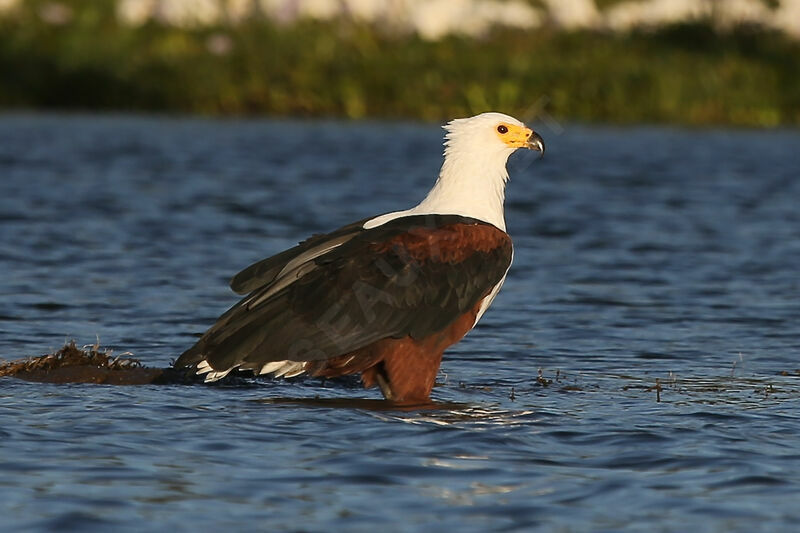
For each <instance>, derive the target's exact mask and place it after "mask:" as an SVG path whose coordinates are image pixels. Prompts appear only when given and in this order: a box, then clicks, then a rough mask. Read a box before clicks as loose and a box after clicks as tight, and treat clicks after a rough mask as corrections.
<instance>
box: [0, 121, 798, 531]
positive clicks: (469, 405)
mask: <svg viewBox="0 0 800 533" xmlns="http://www.w3.org/2000/svg"><path fill="white" fill-rule="evenodd" d="M542 133H543V135H544V136H545V139H546V141H547V144H548V153H547V157H545V159H543V160H541V161H535V162H534V161H533V159H535V156H533V154H518V155H515V156H514V157H512V160H511V162H510V167H511V168H510V172H511V176H512V181H511V183H510V185H509V189H508V213H507V219H508V220H507V222H508V226H509V230H510V232H511V234H512V236H513V237H514V241H515V246H516V251H515V264H514V266H513V267H512V269H511V272H510V274H509V278H508V280H507V282H506V284H505V287H504V289H503V291H502V292H501V294H500V295H499V296H498V298H497V300H496V301H495V304H494V306H493V308H492V309H491V310H490V312H489V313H487V315H486V317H485V318H484V319H483V320H482V322H481V325H480V327H479V328H478V329H477V330H476V331H474V332H472V333H471V334H470V335H469V336H468V337H467V339H465V341H464V342H462V343H461V344H459V345H457V346H456V347H455V348H454V349H453V350H451V351H450V352H449V353H448V354H447V355H446V357H445V361H444V363H443V366H442V373H441V375H440V377H439V383H438V385H437V387H436V388H435V390H434V393H433V400H434V403H433V404H432V405H429V406H421V407H420V406H416V407H414V408H403V409H398V408H396V406H390V405H387V404H386V403H384V402H382V401H380V400H379V398H380V395H379V393H378V392H376V391H374V390H372V391H364V390H363V389H362V388H361V387H360V385H359V384H358V380H357V379H354V380H343V381H319V380H314V379H295V380H276V381H272V380H251V379H241V380H238V381H235V382H233V383H231V384H229V385H222V386H206V385H196V386H142V387H126V388H121V387H107V386H87V385H67V386H57V385H49V384H38V383H25V382H20V381H16V380H12V379H2V380H0V443H1V444H0V450H1V451H2V453H0V473H2V475H0V502H2V503H0V510H1V511H2V515H3V518H4V522H3V526H4V527H5V528H7V529H9V530H21V529H36V530H39V529H72V530H80V531H91V530H98V531H107V530H109V529H112V528H113V529H115V530H126V529H128V530H136V531H138V530H140V529H141V524H142V523H148V524H158V527H159V528H163V529H167V528H173V529H176V530H197V529H212V528H213V529H218V528H226V527H227V528H231V529H233V530H237V531H238V530H243V529H244V530H249V529H269V530H289V531H298V530H302V531H323V530H324V531H329V530H346V531H361V530H370V531H372V530H374V529H375V527H376V526H377V527H380V528H382V529H386V530H389V531H402V530H407V531H416V530H429V529H434V528H435V529H437V530H438V529H443V528H453V529H458V530H460V531H464V530H466V531H489V530H492V531H494V530H514V531H521V530H529V529H531V528H534V527H537V526H538V527H540V528H541V529H544V530H561V531H588V530H592V531H593V530H609V531H613V530H620V529H624V528H633V529H656V530H666V531H670V530H673V531H689V530H691V531H697V530H702V531H734V530H741V531H752V530H765V529H770V530H776V531H791V530H792V529H793V527H794V526H793V524H795V523H796V522H797V521H798V520H800V511H798V508H797V501H798V498H800V490H799V489H800V447H798V440H797V435H798V434H800V420H798V414H797V413H798V412H800V410H799V409H798V408H800V377H798V374H797V369H798V367H800V364H798V361H800V357H799V356H800V298H798V293H799V292H798V291H800V286H799V285H798V281H797V280H798V278H797V265H798V264H800V210H798V209H797V205H798V202H799V201H800V180H798V179H797V176H800V165H798V163H797V162H796V157H795V156H794V152H795V151H796V146H797V145H798V142H799V141H800V134H798V133H797V132H793V131H771V132H756V131H752V132H751V131H685V130H673V129H668V128H630V129H625V128H602V127H591V128H590V127H578V126H571V127H567V128H566V129H565V131H564V132H563V134H556V133H553V132H550V134H549V135H548V131H547V130H546V129H544V131H543V132H542ZM440 142H441V130H440V129H439V128H438V127H437V126H435V125H416V124H403V123H338V122H302V121H296V122H295V121H213V120H197V119H160V118H147V117H113V116H112V117H81V116H69V117H58V116H25V115H20V116H13V115H12V116H5V117H2V118H0V177H1V179H0V272H2V273H3V276H2V277H1V278H0V293H2V298H0V331H1V332H2V334H1V335H0V354H2V356H4V357H6V358H18V357H22V356H25V355H36V354H40V353H44V352H47V351H52V350H54V349H57V348H58V347H60V346H61V345H62V344H63V342H64V340H65V339H67V338H76V340H77V341H78V344H84V343H93V342H94V341H95V336H96V335H99V336H100V340H101V342H102V343H103V344H104V345H108V346H110V347H111V348H114V349H115V351H116V352H117V353H119V352H124V351H127V350H130V351H131V352H133V353H134V354H135V356H136V357H137V358H139V359H141V360H142V361H143V362H144V363H146V364H148V365H151V366H164V365H167V364H168V363H169V361H170V360H171V359H173V358H174V357H176V355H177V354H178V353H180V352H181V351H182V350H183V349H185V348H186V347H187V346H189V345H190V344H192V343H193V342H194V340H195V339H196V335H197V334H198V333H200V332H202V331H204V330H205V329H206V328H207V327H208V325H209V324H211V323H212V322H213V321H214V319H215V318H216V317H217V316H218V315H219V314H220V313H221V312H222V311H224V310H225V309H226V308H227V307H228V306H229V305H230V304H232V303H233V302H234V301H235V300H236V298H235V296H234V295H232V294H231V293H230V291H229V290H228V289H227V280H228V279H229V277H230V276H231V275H232V274H233V273H235V272H237V271H238V270H239V269H240V268H242V267H243V266H245V265H247V264H250V263H251V262H253V261H255V260H257V259H259V258H261V257H263V256H265V255H267V254H270V253H273V252H276V251H279V250H281V249H283V248H285V247H287V246H290V245H291V244H293V243H295V242H297V241H298V240H301V239H303V238H305V237H306V236H308V235H309V234H311V233H314V232H320V231H325V230H329V229H331V228H334V227H338V226H340V225H342V224H344V223H347V222H350V221H352V220H356V219H360V218H363V217H366V216H369V215H372V214H375V213H377V212H381V211H390V210H393V209H398V208H403V207H407V206H408V205H410V204H412V203H414V202H416V201H418V200H419V198H420V197H421V195H422V194H424V192H425V191H426V190H427V188H428V187H429V186H430V184H431V182H432V180H433V177H434V175H435V172H436V170H437V169H438V165H439V164H440V158H441V145H440ZM528 156H530V157H528ZM0 529H2V528H0Z"/></svg>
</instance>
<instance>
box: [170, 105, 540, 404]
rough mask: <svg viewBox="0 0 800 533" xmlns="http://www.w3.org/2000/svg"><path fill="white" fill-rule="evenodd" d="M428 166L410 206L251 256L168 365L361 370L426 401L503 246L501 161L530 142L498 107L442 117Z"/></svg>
mask: <svg viewBox="0 0 800 533" xmlns="http://www.w3.org/2000/svg"><path fill="white" fill-rule="evenodd" d="M444 129H445V130H446V131H447V133H446V135H445V149H444V163H443V164H442V169H441V171H440V172H439V178H438V180H437V181H436V184H435V185H434V186H433V188H432V189H431V191H430V192H429V193H428V195H427V196H426V197H425V199H424V200H423V201H422V202H421V203H420V204H419V205H417V206H416V207H412V208H411V209H406V210H405V211H395V212H392V213H387V214H384V215H380V216H377V217H373V218H369V219H364V220H361V221H358V222H355V223H353V224H350V225H348V226H345V227H343V228H341V229H338V230H336V231H333V232H331V233H328V234H325V235H315V236H312V237H311V238H309V239H308V240H306V241H303V242H302V243H300V244H298V245H297V246H295V247H294V248H291V249H289V250H286V251H284V252H281V253H279V254H277V255H274V256H272V257H270V258H267V259H264V260H262V261H259V262H257V263H255V264H253V265H251V266H249V267H247V268H246V269H244V270H243V271H241V272H240V273H239V274H237V275H236V276H235V277H234V278H233V280H232V281H231V288H232V289H233V290H234V291H235V292H237V293H239V294H245V295H246V296H245V297H244V298H243V299H242V300H241V301H240V302H239V303H237V304H236V305H234V306H233V307H232V308H231V309H229V310H228V311H227V312H226V313H225V314H223V315H222V316H221V317H220V318H219V319H218V320H217V323H216V324H214V325H213V326H212V327H211V328H210V329H209V330H208V331H207V332H206V333H205V334H204V335H203V336H202V337H201V338H200V340H198V341H197V343H196V344H195V345H194V346H193V347H191V348H189V349H188V350H187V351H186V352H184V353H183V354H182V355H181V356H180V357H179V358H178V360H177V361H176V362H175V367H177V368H182V367H188V368H191V369H194V370H195V371H196V373H197V374H205V380H206V381H215V380H218V379H220V378H222V377H224V376H226V375H227V374H228V373H229V372H230V371H232V370H234V369H239V370H250V371H252V372H254V373H255V374H273V375H275V376H285V377H291V376H296V375H299V374H303V373H306V374H309V375H311V376H320V377H335V376H342V375H345V374H354V373H357V372H360V373H361V380H362V381H363V383H364V386H365V387H371V386H374V385H378V386H379V387H380V390H381V392H382V393H383V395H384V397H385V398H386V399H387V400H390V401H394V402H400V403H422V402H427V401H428V400H429V397H430V393H431V389H432V388H433V384H434V381H435V378H436V373H437V372H438V369H439V364H440V363H441V360H442V353H443V352H444V350H445V349H446V348H447V347H449V346H450V345H452V344H454V343H456V342H458V341H459V340H460V339H461V338H462V337H463V336H464V335H466V333H467V332H468V331H469V330H470V329H472V328H473V327H474V326H475V324H476V323H477V322H478V320H479V319H480V318H481V316H482V315H483V313H484V312H485V311H486V309H487V308H488V307H489V305H490V304H491V303H492V300H493V299H494V297H495V295H496V294H497V292H498V291H499V290H500V287H501V285H502V284H503V281H504V280H505V277H506V273H507V272H508V268H509V267H510V266H511V258H512V255H513V251H512V246H511V238H510V237H509V236H508V234H507V233H506V231H505V229H506V225H505V217H504V214H503V201H504V198H505V185H506V181H507V180H508V171H507V170H506V161H507V160H508V157H509V156H510V155H511V153H512V152H514V150H516V149H517V148H529V149H532V150H537V151H539V152H541V153H542V154H543V153H544V142H543V141H542V138H541V137H540V136H539V135H538V134H537V133H535V132H534V131H533V130H531V129H529V128H527V127H525V125H524V124H523V123H522V122H520V121H519V120H517V119H515V118H512V117H510V116H508V115H503V114H501V113H483V114H481V115H477V116H474V117H471V118H462V119H456V120H453V121H451V122H449V123H448V124H446V125H445V126H444Z"/></svg>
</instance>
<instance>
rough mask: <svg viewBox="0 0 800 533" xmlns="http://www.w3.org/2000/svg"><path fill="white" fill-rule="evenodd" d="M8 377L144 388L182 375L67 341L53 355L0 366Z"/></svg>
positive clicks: (44, 381)
mask: <svg viewBox="0 0 800 533" xmlns="http://www.w3.org/2000/svg"><path fill="white" fill-rule="evenodd" d="M4 376H11V377H16V378H19V379H24V380H26V381H37V382H42V383H103V384H108V385H145V384H148V383H154V384H163V383H172V382H180V381H182V380H183V379H187V378H186V377H185V374H184V373H183V372H180V371H177V370H174V369H171V368H148V367H145V366H143V365H142V364H141V363H140V362H139V361H138V360H136V359H133V358H130V357H128V356H127V355H126V354H123V355H120V356H117V357H114V356H113V354H112V352H111V350H102V349H101V348H100V346H99V345H98V344H95V345H93V346H91V347H88V346H87V347H83V348H78V347H77V346H76V345H75V341H70V342H68V343H67V344H65V345H64V346H63V347H62V348H61V349H59V350H58V351H56V352H55V353H50V354H45V355H40V356H38V357H30V358H28V359H24V360H17V361H10V362H6V363H0V377H4Z"/></svg>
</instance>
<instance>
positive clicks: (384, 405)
mask: <svg viewBox="0 0 800 533" xmlns="http://www.w3.org/2000/svg"><path fill="white" fill-rule="evenodd" d="M251 401H253V402H256V403H264V404H270V405H286V406H292V407H311V408H315V407H325V408H331V409H363V410H367V411H405V412H417V411H455V410H462V409H467V408H469V407H470V405H469V404H467V403H461V402H436V401H430V402H426V403H415V404H403V403H394V402H390V401H387V400H376V399H371V398H264V399H259V400H251Z"/></svg>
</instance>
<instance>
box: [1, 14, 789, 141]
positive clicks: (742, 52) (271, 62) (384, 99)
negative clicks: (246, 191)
mask: <svg viewBox="0 0 800 533" xmlns="http://www.w3.org/2000/svg"><path fill="white" fill-rule="evenodd" d="M26 5H29V6H31V7H30V8H29V9H28V10H27V11H25V12H23V13H22V14H20V15H18V16H15V17H14V18H7V19H4V20H0V73H2V77H0V108H5V109H14V108H16V109H18V108H36V109H42V108H44V109H85V110H132V111H133V110H135V111H139V110H144V111H164V112H181V113H183V112H186V113H201V114H214V115H216V114H222V115H251V114H268V115H301V116H345V117H351V118H360V117H364V116H371V117H412V118H421V119H426V120H442V119H445V118H449V117H454V116H464V115H469V114H474V113H478V112H481V111H486V110H490V109H495V110H501V111H504V112H508V113H511V114H517V115H521V116H525V115H526V114H528V113H529V112H530V109H531V108H532V107H533V108H541V107H544V109H545V110H546V111H547V112H548V113H549V114H550V115H551V116H553V117H555V118H557V119H560V120H577V121H590V122H599V121H602V122H612V123H633V122H667V123H681V124H692V125H705V124H729V125H742V126H760V127H768V126H775V125H797V124H800V84H798V83H797V81H796V80H797V74H796V73H797V72H800V44H798V43H797V42H795V41H791V40H790V39H788V38H786V37H784V36H781V35H779V34H775V33H769V32H764V31H760V30H756V29H747V28H744V29H741V30H739V31H737V32H734V33H730V34H724V35H723V34H717V33H715V32H714V31H713V30H712V29H711V28H710V26H708V25H703V24H694V25H682V26H676V27H672V28H668V29H665V30H661V31H659V32H655V33H637V34H629V35H611V34H601V33H595V32H579V33H556V32H549V31H544V30H538V31H535V32H519V31H508V30H502V31H496V32H495V33H493V34H492V35H491V36H489V37H487V38H484V39H478V40H472V39H466V38H457V37H451V38H447V39H445V40H442V41H439V42H433V43H432V42H426V41H422V40H420V39H417V38H415V37H413V36H391V35H382V34H380V33H378V32H376V31H374V30H372V29H370V28H367V27H361V26H358V25H354V24H351V23H340V24H336V25H333V24H320V23H311V22H304V23H300V24H298V25H295V26H291V27H276V26H273V25H270V24H269V23H268V22H266V21H263V20H262V21H256V22H253V23H250V24H246V25H243V26H238V27H235V28H231V27H219V28H212V29H203V30H178V29H174V28H168V27H163V26H159V25H157V24H148V25H146V26H143V27H140V28H129V27H125V26H120V25H119V24H117V22H116V21H115V18H114V16H113V12H112V10H111V7H110V4H109V3H108V2H80V1H77V0H75V1H73V2H72V5H75V6H77V7H76V9H75V12H74V13H75V16H74V18H73V20H72V21H71V22H70V23H69V24H67V25H64V26H50V25H47V24H44V23H43V22H41V20H40V19H39V17H38V16H37V15H36V10H35V7H36V5H37V2H36V1H35V0H32V1H31V2H30V3H29V4H26ZM213 39H216V40H218V41H220V40H222V41H225V40H226V39H228V40H229V44H230V45H231V46H230V50H229V51H228V52H227V53H225V54H221V55H215V54H214V53H212V52H211V51H210V47H209V43H210V41H211V40H213Z"/></svg>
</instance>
